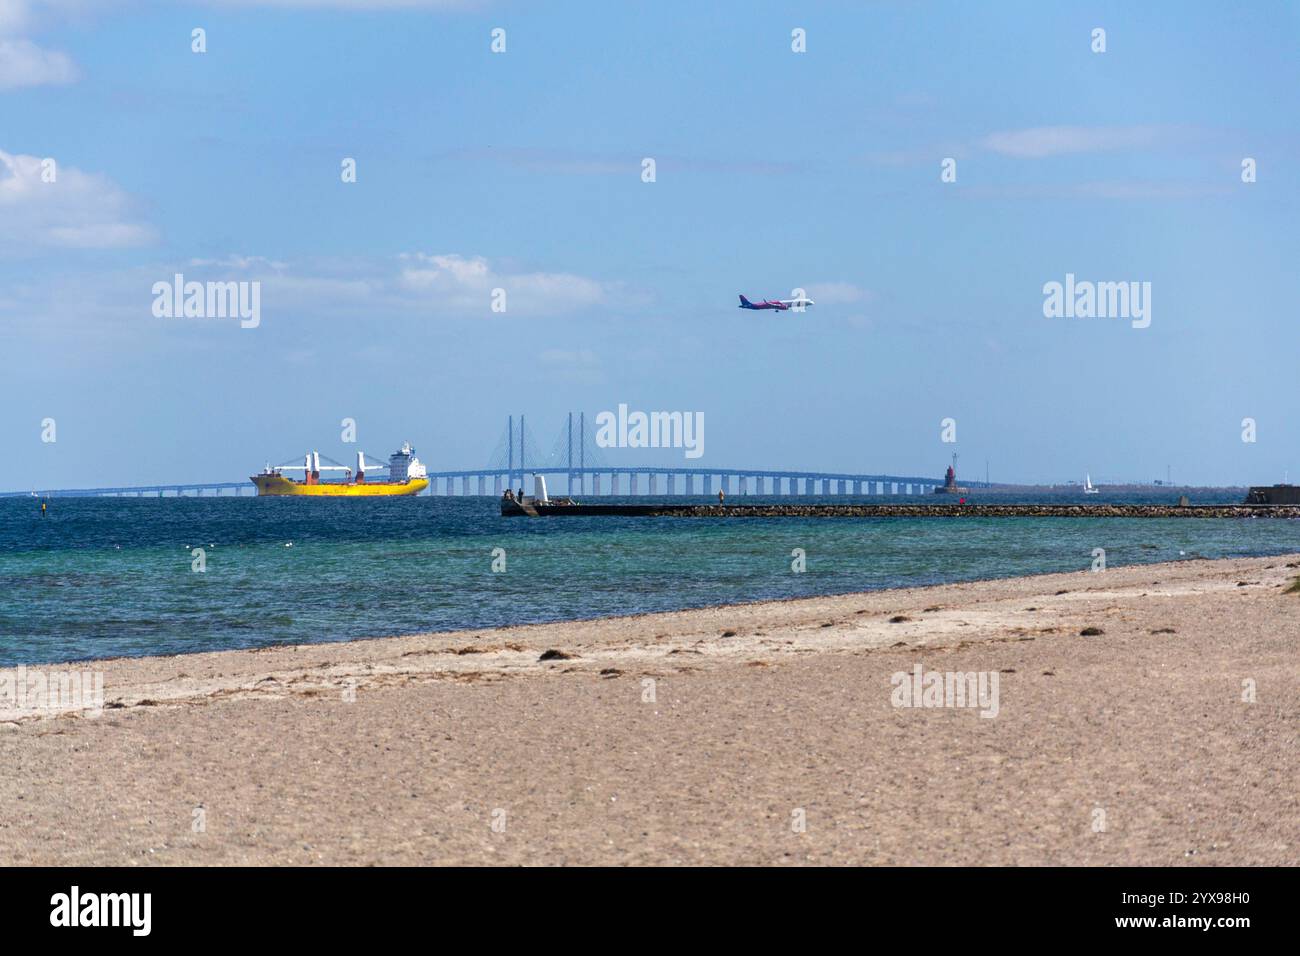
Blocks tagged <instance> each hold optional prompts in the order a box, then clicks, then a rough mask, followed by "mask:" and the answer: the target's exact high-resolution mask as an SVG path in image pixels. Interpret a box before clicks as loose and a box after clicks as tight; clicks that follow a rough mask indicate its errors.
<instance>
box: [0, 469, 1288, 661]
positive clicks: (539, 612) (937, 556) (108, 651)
mask: <svg viewBox="0 0 1300 956" xmlns="http://www.w3.org/2000/svg"><path fill="white" fill-rule="evenodd" d="M1167 497H1168V494H1167V493H1166V494H1165V495H1164V496H1162V497H1161V499H1160V500H1165V499H1166V498H1167ZM611 500H617V499H611ZM747 500H749V501H760V500H763V499H759V498H752V497H751V498H749V499H747ZM800 500H805V501H809V500H816V499H800ZM837 500H839V501H844V500H846V499H844V498H839V499H837ZM891 500H899V499H891ZM1052 500H1061V499H1059V498H1053V499H1052ZM1080 500H1082V499H1080ZM1126 500H1139V499H1132V498H1129V499H1126ZM1226 500H1231V499H1226ZM289 542H292V547H286V545H287V544H288V543H289ZM199 547H202V548H204V549H206V552H207V557H206V562H207V570H206V572H204V573H195V572H194V571H193V570H192V567H191V566H192V561H193V558H192V556H191V552H192V549H194V548H199ZM1097 547H1101V548H1105V549H1106V557H1107V563H1108V564H1109V565H1110V566H1116V565H1122V564H1133V563H1138V562H1152V561H1168V560H1176V559H1179V558H1180V557H1183V558H1192V557H1231V556H1242V555H1252V554H1271V553H1280V552H1286V551H1300V521H1286V520H1276V519H1248V520H1218V519H1195V520H1193V519H1164V520H1152V519H1131V520H1130V519H1074V518H1044V519H1032V518H1017V519H961V520H945V519H922V520H914V519H898V518H883V519H845V518H835V519H826V518H822V519H799V518H781V519H761V520H738V519H731V520H726V519H684V518H564V519H560V518H555V519H549V520H548V519H537V520H527V519H520V518H514V519H504V518H501V517H500V515H499V513H498V506H497V502H496V501H495V500H494V499H487V498H430V497H425V498H404V499H395V498H394V499H364V498H361V499H348V500H335V501H328V500H311V499H306V498H282V499H274V498H272V499H267V498H262V499H258V498H167V499H151V498H141V499H135V498H56V499H53V500H52V501H51V502H50V512H49V515H48V517H46V518H44V519H42V518H41V517H40V514H39V505H38V503H37V502H36V500H35V499H31V498H26V499H22V498H18V499H3V500H0V666H11V665H14V664H19V663H49V662H56V661H67V660H77V659H84V658H95V657H114V656H122V655H143V654H175V653H186V652H194V651H207V650H217V649H225V648H238V647H258V646H264V645H272V644H283V643H306V642H313V641H339V640H349V639H352V638H360V637H376V636H383V635H390V634H404V633H412V632H418V631H431V630H450V629H456V628H466V627H486V626H493V625H503V624H520V623H529V622H537V621H551V620H562V619H571V618H584V617H597V616H605V615H615V614H627V613H633V612H640V611H656V610H670V609H675V608H685V607H698V606H703V605H709V604H722V603H730V602H736V601H753V600H761V599H766V598H787V597H798V596H806V595H815V594H832V593H843V592H848V591H858V590H868V589H875V588H886V587H896V586H902V585H915V584H930V583H937V582H943V581H957V580H970V579H975V578H988V577H1004V576H1008V575H1018V574H1030V573H1039V572H1047V571H1071V570H1082V569H1087V568H1088V567H1089V566H1090V565H1091V563H1092V549H1093V548H1097ZM494 548H503V549H505V553H506V571H505V572H504V573H494V572H493V571H492V560H493V556H492V552H493V549H494ZM795 548H801V549H803V550H804V552H805V553H806V561H807V571H806V572H805V573H802V574H799V573H794V572H792V570H791V562H792V561H793V558H792V557H791V551H792V550H793V549H795Z"/></svg>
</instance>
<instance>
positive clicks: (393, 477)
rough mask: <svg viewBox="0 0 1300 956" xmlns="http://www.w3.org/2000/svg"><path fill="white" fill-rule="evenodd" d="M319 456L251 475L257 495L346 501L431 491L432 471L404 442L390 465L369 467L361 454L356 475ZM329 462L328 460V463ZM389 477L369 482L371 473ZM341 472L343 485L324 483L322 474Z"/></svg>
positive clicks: (343, 466) (305, 457) (312, 456)
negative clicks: (296, 475)
mask: <svg viewBox="0 0 1300 956" xmlns="http://www.w3.org/2000/svg"><path fill="white" fill-rule="evenodd" d="M320 458H321V456H320V453H319V452H315V451H312V452H308V453H307V454H306V455H304V456H303V460H302V464H301V465H296V464H295V465H277V466H275V467H274V468H272V467H271V465H270V464H269V463H268V464H267V466H266V468H265V469H263V471H262V473H261V474H260V475H251V476H250V477H249V479H248V480H249V481H251V482H252V483H253V484H254V485H256V486H257V494H258V496H259V497H261V496H262V495H335V496H340V495H341V496H344V497H358V496H365V497H371V496H374V495H418V494H419V493H420V492H422V491H423V490H424V489H425V488H428V487H429V479H428V477H427V476H428V471H426V470H425V467H424V465H422V464H421V463H420V459H418V458H416V457H415V449H414V448H412V447H411V443H410V442H403V443H402V447H401V448H400V449H398V450H397V451H395V452H393V454H392V455H391V456H390V457H389V459H388V464H387V465H386V466H385V465H382V464H379V463H374V464H371V465H367V464H366V455H365V452H360V451H359V452H357V467H356V470H355V471H353V470H352V469H351V468H349V467H347V466H346V465H338V464H325V465H322V464H321V462H320ZM327 461H328V459H327ZM385 468H386V469H387V471H388V475H387V477H386V478H384V479H382V480H380V481H369V480H367V479H366V473H367V472H368V471H371V472H372V471H376V470H379V471H383V470H384V469H385ZM285 471H301V472H302V473H303V476H302V479H301V480H298V479H297V478H289V477H287V476H285V475H284V474H282V472H285ZM323 471H341V472H343V473H344V474H343V480H342V481H322V480H321V472H323Z"/></svg>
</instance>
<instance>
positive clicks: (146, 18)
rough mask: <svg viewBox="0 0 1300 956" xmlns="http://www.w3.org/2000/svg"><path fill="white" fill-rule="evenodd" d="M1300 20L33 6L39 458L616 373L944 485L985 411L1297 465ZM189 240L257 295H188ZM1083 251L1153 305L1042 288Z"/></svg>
mask: <svg viewBox="0 0 1300 956" xmlns="http://www.w3.org/2000/svg"><path fill="white" fill-rule="evenodd" d="M196 27H201V28H203V29H204V30H205V31H206V40H207V52H206V53H203V54H196V53H194V52H192V51H191V31H192V30H193V29H194V28H196ZM498 27H499V28H502V29H504V30H505V31H506V52H504V53H500V54H494V53H492V52H491V49H490V44H491V31H492V30H493V29H494V28H498ZM796 27H798V28H802V29H804V30H805V31H806V36H807V51H806V52H804V53H795V52H792V50H791V31H792V30H793V29H794V28H796ZM1097 27H1100V28H1103V29H1105V31H1106V52H1104V53H1094V52H1093V51H1092V49H1091V45H1092V39H1091V34H1092V31H1093V29H1094V28H1097ZM1298 49H1300V13H1298V12H1297V7H1296V5H1294V4H1289V3H1269V2H1261V3H1253V4H1249V5H1231V6H1229V5H1225V4H1209V3H1146V4H1140V5H1135V4H1125V3H1113V4H1110V3H1096V4H1086V3H1081V4H1071V5H1069V7H1068V8H1067V7H1066V5H1060V4H1042V3H995V4H990V5H982V4H981V5H976V4H965V3H934V4H927V3H879V4H849V3H845V4H831V3H827V4H812V5H809V4H778V3H753V2H748V3H720V4H714V5H703V4H695V3H674V2H665V3H656V4H637V5H632V4H596V3H552V4H544V5H543V4H524V3H510V2H491V0H483V2H478V3H451V4H449V3H440V2H428V3H424V2H420V0H403V2H392V3H384V2H371V3H361V2H356V3H351V2H347V0H332V2H326V0H320V2H315V0H279V2H269V0H268V2H259V0H239V2H234V0H231V2H223V0H211V2H203V3H181V2H169V3H160V2H145V0H139V2H130V0H121V2H115V3H108V2H94V0H66V2H48V3H42V2H35V0H28V2H23V0H17V2H15V0H0V370H2V371H3V376H2V377H0V433H2V434H3V438H4V445H3V447H4V448H5V449H6V451H7V452H8V453H9V455H8V457H9V459H10V462H9V466H8V467H7V468H6V471H7V477H6V478H5V479H4V480H3V481H0V486H3V488H4V489H10V488H12V489H22V488H26V487H31V486H87V485H108V484H118V483H142V482H155V481H169V482H184V481H203V480H239V479H241V478H242V477H244V476H246V475H248V474H251V473H252V471H253V470H254V469H256V468H259V467H260V466H261V465H262V464H263V463H264V462H265V461H266V460H268V459H270V460H272V461H276V460H286V459H288V458H290V457H293V456H295V455H299V454H301V452H302V451H304V450H305V449H307V448H309V447H316V448H319V449H320V451H321V452H322V453H325V454H329V455H332V456H334V457H340V458H341V457H343V456H344V454H345V453H346V452H347V448H348V446H345V445H343V444H341V442H340V441H339V432H340V425H339V423H340V421H341V419H343V418H345V417H350V418H354V419H355V420H356V421H357V423H358V432H359V444H360V446H361V447H363V448H365V449H367V450H368V451H371V452H372V453H376V454H386V453H387V452H388V451H390V450H391V449H392V448H393V447H395V446H396V444H397V443H399V442H400V441H402V440H403V439H410V440H411V441H413V442H414V443H415V444H416V446H417V448H418V449H419V452H420V454H421V457H422V458H424V459H425V460H426V461H427V462H428V463H429V464H430V465H431V466H432V467H433V468H435V469H440V468H466V467H474V466H478V465H483V464H486V463H487V460H488V458H489V457H490V454H491V452H492V450H493V448H494V447H495V446H496V445H497V443H498V439H499V436H500V434H501V432H502V430H503V427H504V422H505V417H506V415H508V414H518V413H520V412H526V413H527V414H528V416H529V420H530V429H531V430H532V431H533V432H534V434H535V435H536V436H537V438H538V440H539V441H540V442H541V443H542V444H544V445H547V446H549V445H550V440H551V438H552V436H553V435H554V434H555V433H556V432H557V431H558V430H559V428H560V426H561V423H562V420H563V416H564V414H565V412H567V411H568V410H570V409H572V410H575V411H576V410H580V409H585V410H586V412H587V413H588V416H589V417H591V416H594V415H595V413H596V412H598V411H601V410H605V409H614V408H616V407H617V405H618V404H619V403H627V404H628V405H629V406H631V407H632V408H634V409H643V410H647V411H649V410H682V411H698V412H703V413H704V416H705V419H706V423H707V425H706V434H707V441H706V453H705V456H704V458H703V459H701V460H700V461H698V462H691V464H703V465H716V466H718V467H790V468H809V469H828V470H829V469H836V470H853V471H865V472H880V471H884V472H894V473H906V474H912V473H934V474H938V473H940V472H941V471H942V469H943V467H944V466H945V465H946V463H947V460H948V457H949V454H950V453H951V452H952V451H953V450H954V446H952V445H947V444H944V443H942V442H941V440H940V422H941V420H942V419H944V418H946V417H952V418H954V419H956V422H957V439H958V441H957V443H956V446H955V450H957V451H958V452H959V453H960V454H961V455H962V460H963V462H964V463H965V464H966V465H967V466H968V467H969V468H970V469H971V470H974V471H977V472H981V473H982V471H983V463H984V461H985V459H988V460H989V461H990V467H991V470H992V476H993V478H994V479H995V480H999V479H1000V480H1022V481H1053V480H1056V481H1064V480H1070V479H1075V480H1078V479H1081V478H1082V475H1083V472H1084V471H1085V470H1087V471H1090V472H1091V473H1092V475H1093V477H1094V480H1095V479H1097V478H1098V477H1101V478H1103V479H1117V480H1118V479H1151V478H1157V477H1159V478H1163V477H1164V475H1165V469H1166V466H1169V467H1170V468H1172V471H1173V475H1174V477H1175V478H1176V479H1179V478H1181V479H1183V480H1186V481H1189V482H1196V483H1207V484H1208V483H1235V484H1245V483H1261V482H1266V481H1274V480H1281V479H1282V477H1283V474H1284V472H1287V471H1288V470H1289V474H1290V477H1291V478H1293V479H1294V478H1296V477H1297V475H1300V421H1297V418H1298V416H1297V415H1296V410H1297V405H1298V403H1297V394H1296V392H1297V386H1296V381H1297V375H1296V359H1295V357H1296V355H1297V345H1298V344H1300V341H1298V340H1300V332H1298V331H1297V322H1296V318H1295V314H1294V305H1295V303H1296V302H1297V300H1298V299H1300V277H1298V276H1300V272H1298V270H1297V265H1296V263H1297V253H1298V252H1300V241H1297V238H1296V228H1295V223H1296V220H1297V214H1298V213H1300V209H1298V208H1297V205H1298V204H1297V194H1298V190H1297V172H1296V159H1295V157H1296V155H1297V148H1298V147H1300V133H1298V132H1297V130H1298V129H1300V125H1298V124H1297V119H1300V115H1298V114H1300V106H1298V105H1297V104H1298V102H1300V101H1298V100H1297V97H1296V95H1295V91H1296V89H1297V88H1300V56H1298V54H1297V50H1298ZM345 157H351V158H354V159H355V160H356V162H357V182H355V183H344V182H342V181H341V177H340V164H341V162H342V160H343V159H344V158H345ZM646 157H651V158H654V159H655V162H656V165H657V169H656V181H655V182H653V183H646V182H643V181H642V177H641V168H642V167H641V163H642V160H643V158H646ZM947 157H951V158H953V159H955V160H956V162H957V181H956V182H952V183H944V182H941V181H940V163H941V161H942V160H943V159H944V158H947ZM1244 157H1251V158H1254V159H1255V160H1256V162H1257V170H1258V181H1256V182H1254V183H1249V184H1247V183H1243V182H1242V181H1241V163H1242V159H1243V158H1244ZM45 158H53V159H54V160H55V161H56V163H57V167H56V168H57V173H58V175H57V179H56V181H55V182H54V183H44V182H42V181H41V180H40V178H39V169H40V167H39V162H40V160H42V159H45ZM177 272H181V273H183V274H184V275H185V276H186V278H187V279H191V280H197V281H208V280H214V281H240V280H245V281H258V282H260V283H261V296H262V305H261V324H260V325H259V326H258V327H257V328H255V329H241V328H240V327H239V324H238V322H237V321H234V320H226V319H177V318H172V319H168V318H158V317H155V316H154V315H153V314H152V305H153V295H152V293H151V288H152V286H153V284H154V283H155V282H158V281H170V280H171V277H172V276H173V275H174V274H175V273H177ZM1067 273H1073V274H1075V275H1076V276H1077V277H1078V278H1080V279H1089V280H1093V281H1139V282H1150V283H1151V288H1152V301H1151V319H1152V321H1151V325H1150V327H1149V328H1145V329H1135V328H1132V327H1131V325H1130V323H1129V322H1128V321H1126V320H1122V319H1064V318H1052V319H1049V318H1046V317H1044V315H1043V308H1042V306H1043V298H1044V296H1043V292H1042V288H1043V285H1044V283H1047V282H1051V281H1064V278H1065V275H1066V274H1067ZM797 287H799V288H804V289H807V290H808V292H809V293H810V294H811V295H812V296H813V298H814V299H816V300H817V305H816V306H815V307H814V308H813V309H811V310H810V311H809V312H808V313H807V314H805V315H791V314H781V315H777V314H773V313H748V312H742V311H740V310H738V309H737V308H736V307H735V306H736V294H737V293H738V292H744V293H745V294H747V295H748V296H750V297H751V298H757V297H771V298H778V297H779V298H788V297H790V295H791V293H792V290H793V289H795V288H797ZM494 288H503V289H505V290H506V293H507V311H506V312H505V313H504V314H501V313H493V312H492V311H491V308H490V305H491V298H490V294H491V290H492V289H494ZM1247 417H1250V418H1254V419H1255V420H1256V422H1257V428H1258V440H1257V441H1256V442H1255V443H1244V442H1242V440H1241V430H1242V429H1241V422H1242V419H1243V418H1247ZM46 418H53V419H54V420H55V422H56V427H57V441H56V442H54V443H48V442H42V441H41V437H42V424H41V423H42V421H43V420H44V419H46ZM632 454H634V453H632V452H624V453H623V455H624V457H622V458H620V462H621V463H627V464H631V463H634V462H635V460H636V459H635V458H629V457H626V456H628V455H632ZM646 454H647V457H646V460H647V461H649V460H650V455H651V454H653V455H654V456H655V457H654V460H655V461H662V460H664V458H663V453H659V452H655V453H646Z"/></svg>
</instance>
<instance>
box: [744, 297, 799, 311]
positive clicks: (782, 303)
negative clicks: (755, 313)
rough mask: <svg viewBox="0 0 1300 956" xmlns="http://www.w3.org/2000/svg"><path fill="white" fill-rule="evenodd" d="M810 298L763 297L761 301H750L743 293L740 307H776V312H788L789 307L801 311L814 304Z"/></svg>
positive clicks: (756, 308)
mask: <svg viewBox="0 0 1300 956" xmlns="http://www.w3.org/2000/svg"><path fill="white" fill-rule="evenodd" d="M815 304H816V303H815V302H813V300H812V299H808V298H804V299H764V300H763V301H762V302H750V301H749V300H748V299H746V298H745V297H744V296H743V295H742V296H741V297H740V308H742V309H755V310H762V309H776V310H777V311H778V312H788V311H789V310H790V309H791V307H793V308H795V309H796V310H798V311H802V310H803V309H805V308H807V307H808V306H810V305H815Z"/></svg>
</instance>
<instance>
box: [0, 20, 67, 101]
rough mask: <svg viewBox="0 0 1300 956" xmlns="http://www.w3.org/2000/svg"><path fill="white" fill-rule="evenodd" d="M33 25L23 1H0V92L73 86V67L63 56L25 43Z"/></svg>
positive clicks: (31, 43) (55, 51)
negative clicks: (36, 87) (70, 84)
mask: <svg viewBox="0 0 1300 956" xmlns="http://www.w3.org/2000/svg"><path fill="white" fill-rule="evenodd" d="M32 25H33V20H32V16H31V7H30V5H29V4H28V3H27V2H26V0H0V90H16V89H21V88H23V87H29V86H65V85H67V84H69V83H75V82H76V81H77V78H78V76H79V73H78V70H77V66H76V64H75V63H73V62H72V59H71V57H69V56H68V55H67V54H66V53H60V52H58V51H57V50H47V49H45V48H44V47H41V46H37V45H36V44H35V43H34V42H32V41H31V40H29V39H28V38H27V37H26V36H25V35H24V34H26V33H27V32H28V31H29V30H30V29H31V28H32Z"/></svg>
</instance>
